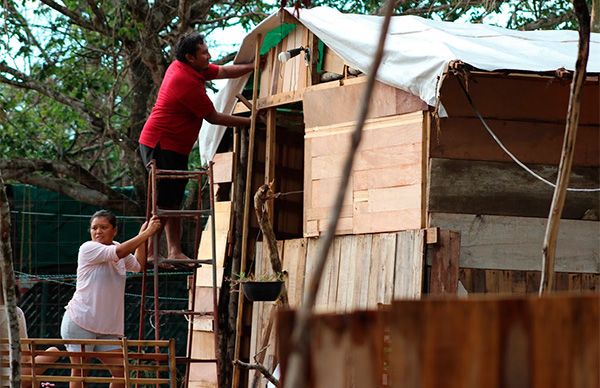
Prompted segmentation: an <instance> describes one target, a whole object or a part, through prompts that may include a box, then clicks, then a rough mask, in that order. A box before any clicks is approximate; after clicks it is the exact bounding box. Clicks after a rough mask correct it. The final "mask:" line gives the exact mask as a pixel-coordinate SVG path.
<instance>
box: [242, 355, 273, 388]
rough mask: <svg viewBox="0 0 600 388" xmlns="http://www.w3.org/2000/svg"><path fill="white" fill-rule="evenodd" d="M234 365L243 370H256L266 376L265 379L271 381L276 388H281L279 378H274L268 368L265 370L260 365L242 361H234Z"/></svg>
mask: <svg viewBox="0 0 600 388" xmlns="http://www.w3.org/2000/svg"><path fill="white" fill-rule="evenodd" d="M233 365H237V366H239V367H241V368H244V369H256V370H257V371H259V372H260V373H262V375H263V376H265V378H266V379H267V380H269V381H270V382H271V383H272V384H273V385H275V386H276V387H279V386H280V384H279V380H277V378H275V376H273V375H272V374H271V373H270V372H269V371H268V370H267V368H265V367H264V366H262V365H260V364H248V363H246V362H243V361H240V360H234V361H233Z"/></svg>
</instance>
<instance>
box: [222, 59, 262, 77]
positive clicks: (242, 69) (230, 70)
mask: <svg viewBox="0 0 600 388" xmlns="http://www.w3.org/2000/svg"><path fill="white" fill-rule="evenodd" d="M252 70H254V64H253V63H245V64H241V65H226V66H221V67H219V72H218V73H217V77H216V78H219V79H221V78H237V77H240V76H242V75H244V74H248V73H250V72H251V71H252Z"/></svg>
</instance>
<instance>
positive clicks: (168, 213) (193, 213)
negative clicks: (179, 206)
mask: <svg viewBox="0 0 600 388" xmlns="http://www.w3.org/2000/svg"><path fill="white" fill-rule="evenodd" d="M156 215H157V216H159V217H201V216H209V215H210V209H204V210H167V209H156Z"/></svg>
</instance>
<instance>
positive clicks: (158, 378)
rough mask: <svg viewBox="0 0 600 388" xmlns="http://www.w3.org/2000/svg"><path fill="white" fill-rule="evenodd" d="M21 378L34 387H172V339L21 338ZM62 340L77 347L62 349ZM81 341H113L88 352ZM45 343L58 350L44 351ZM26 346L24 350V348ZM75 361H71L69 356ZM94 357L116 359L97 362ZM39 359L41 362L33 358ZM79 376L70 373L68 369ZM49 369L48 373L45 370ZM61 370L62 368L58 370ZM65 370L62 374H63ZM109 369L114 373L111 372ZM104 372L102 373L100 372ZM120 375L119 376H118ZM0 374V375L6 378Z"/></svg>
mask: <svg viewBox="0 0 600 388" xmlns="http://www.w3.org/2000/svg"><path fill="white" fill-rule="evenodd" d="M21 343H22V347H23V349H24V350H23V351H22V361H21V372H22V373H21V380H22V382H24V383H31V385H32V386H34V387H38V386H39V385H40V383H41V382H50V383H54V382H83V383H120V384H125V386H126V387H130V386H132V385H157V386H158V385H163V386H169V387H176V386H177V384H176V376H177V370H176V365H175V362H176V358H175V356H176V355H175V340H173V339H171V340H164V341H140V340H129V339H127V338H123V339H121V340H63V339H49V338H22V339H21ZM7 344H8V340H7V339H0V345H4V346H0V356H1V357H0V369H4V370H5V371H6V370H8V368H9V356H8V346H7ZM66 344H74V345H79V347H80V349H81V350H80V351H66V350H62V349H64V348H65V346H64V345H66ZM85 345H97V346H98V345H113V346H118V349H116V350H114V351H110V352H96V351H94V352H90V351H86V350H85ZM48 347H57V348H58V350H51V351H46V350H45V349H46V348H48ZM25 348H27V350H25ZM71 357H72V358H76V359H78V360H79V362H75V363H71V362H69V358H71ZM98 357H102V358H107V357H108V358H110V359H114V360H120V362H111V363H97V362H94V359H97V358H98ZM36 359H37V360H40V359H43V360H44V361H42V362H36ZM72 369H74V370H78V371H79V372H80V373H78V374H79V375H80V376H71V370H72ZM50 371H52V372H53V373H52V374H48V373H47V372H50ZM61 371H62V372H61ZM65 371H66V375H63V374H65ZM92 371H108V376H106V377H104V376H89V375H90V374H91V373H90V372H92ZM111 371H112V373H114V374H115V375H117V376H111ZM104 374H106V373H104ZM119 375H120V376H119ZM7 378H8V376H2V377H0V379H7Z"/></svg>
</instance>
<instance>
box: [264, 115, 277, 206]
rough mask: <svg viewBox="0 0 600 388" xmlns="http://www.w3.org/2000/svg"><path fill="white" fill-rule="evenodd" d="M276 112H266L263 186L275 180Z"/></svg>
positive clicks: (272, 188)
mask: <svg viewBox="0 0 600 388" xmlns="http://www.w3.org/2000/svg"><path fill="white" fill-rule="evenodd" d="M276 116H277V112H276V111H275V108H270V109H268V110H267V140H266V147H265V184H269V183H271V181H272V180H274V179H275V160H276V159H275V158H276V157H277V155H276V148H277V144H276V137H277V134H276V118H277V117H276ZM271 190H273V192H275V187H274V186H273V187H271ZM268 203H269V204H271V205H272V204H273V201H269V202H268ZM269 214H273V213H272V209H269Z"/></svg>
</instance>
